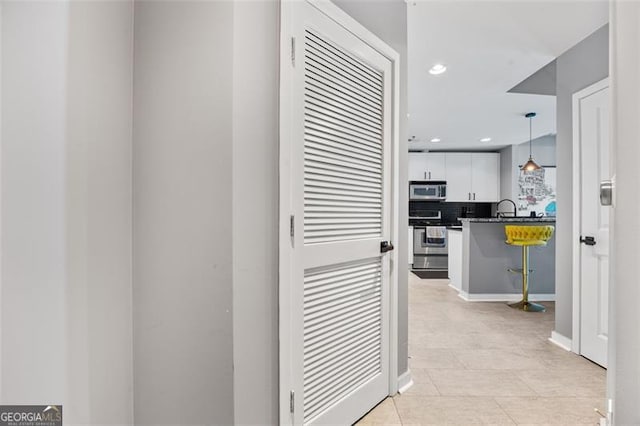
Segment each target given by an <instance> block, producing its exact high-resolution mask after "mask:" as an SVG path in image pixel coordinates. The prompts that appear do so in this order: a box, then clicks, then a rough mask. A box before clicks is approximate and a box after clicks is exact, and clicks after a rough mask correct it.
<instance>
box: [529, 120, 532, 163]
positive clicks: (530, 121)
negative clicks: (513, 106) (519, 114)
mask: <svg viewBox="0 0 640 426" xmlns="http://www.w3.org/2000/svg"><path fill="white" fill-rule="evenodd" d="M532 119H533V117H529V160H531V158H532V157H531V123H532Z"/></svg>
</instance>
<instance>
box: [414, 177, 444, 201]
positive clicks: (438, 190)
mask: <svg viewBox="0 0 640 426" xmlns="http://www.w3.org/2000/svg"><path fill="white" fill-rule="evenodd" d="M446 199H447V182H444V181H415V180H414V181H411V182H409V200H413V201H416V200H440V201H442V200H446Z"/></svg>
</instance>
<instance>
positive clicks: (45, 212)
mask: <svg viewBox="0 0 640 426" xmlns="http://www.w3.org/2000/svg"><path fill="white" fill-rule="evenodd" d="M132 6H133V4H132V2H128V1H122V2H110V1H105V2H100V1H96V2H92V3H91V4H89V3H86V2H3V3H2V4H1V5H0V7H1V8H2V18H1V19H2V21H1V27H2V37H1V39H2V49H1V50H2V108H1V109H2V133H1V138H2V143H1V145H0V146H1V150H2V153H1V155H0V157H1V159H2V160H1V161H2V164H1V166H0V169H1V171H2V176H1V191H2V194H1V196H0V198H1V199H2V208H1V216H2V224H1V226H2V233H1V240H0V243H1V250H0V253H1V258H0V259H1V262H2V274H1V282H0V283H1V297H0V301H1V304H0V311H1V314H2V319H1V321H0V324H1V326H2V332H1V333H0V338H1V339H2V345H1V346H2V352H1V355H0V362H1V369H0V370H1V374H2V379H1V380H0V383H1V390H0V393H1V396H0V401H1V402H2V403H18V404H24V403H42V402H45V401H47V402H55V403H60V404H64V409H65V410H64V411H65V422H66V423H69V424H132V423H133V398H132V397H133V390H132V349H131V347H132V336H131V99H132V91H131V90H132V89H131V81H132V65H133V62H132V19H133V7H132Z"/></svg>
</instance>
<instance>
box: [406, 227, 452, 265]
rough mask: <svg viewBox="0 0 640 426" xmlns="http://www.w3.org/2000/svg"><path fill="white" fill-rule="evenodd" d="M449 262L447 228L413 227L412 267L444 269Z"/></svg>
mask: <svg viewBox="0 0 640 426" xmlns="http://www.w3.org/2000/svg"><path fill="white" fill-rule="evenodd" d="M448 262H449V248H448V244H447V228H446V227H445V226H421V227H414V228H413V269H430V270H437V271H446V270H447V268H448Z"/></svg>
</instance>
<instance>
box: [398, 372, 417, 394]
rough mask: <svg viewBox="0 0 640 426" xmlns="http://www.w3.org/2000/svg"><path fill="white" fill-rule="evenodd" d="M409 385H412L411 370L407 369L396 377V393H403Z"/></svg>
mask: <svg viewBox="0 0 640 426" xmlns="http://www.w3.org/2000/svg"><path fill="white" fill-rule="evenodd" d="M411 386H413V379H412V378H411V370H407V371H405V372H404V373H402V375H401V376H400V377H398V393H405V392H406V391H407V390H409V388H410V387H411Z"/></svg>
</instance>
